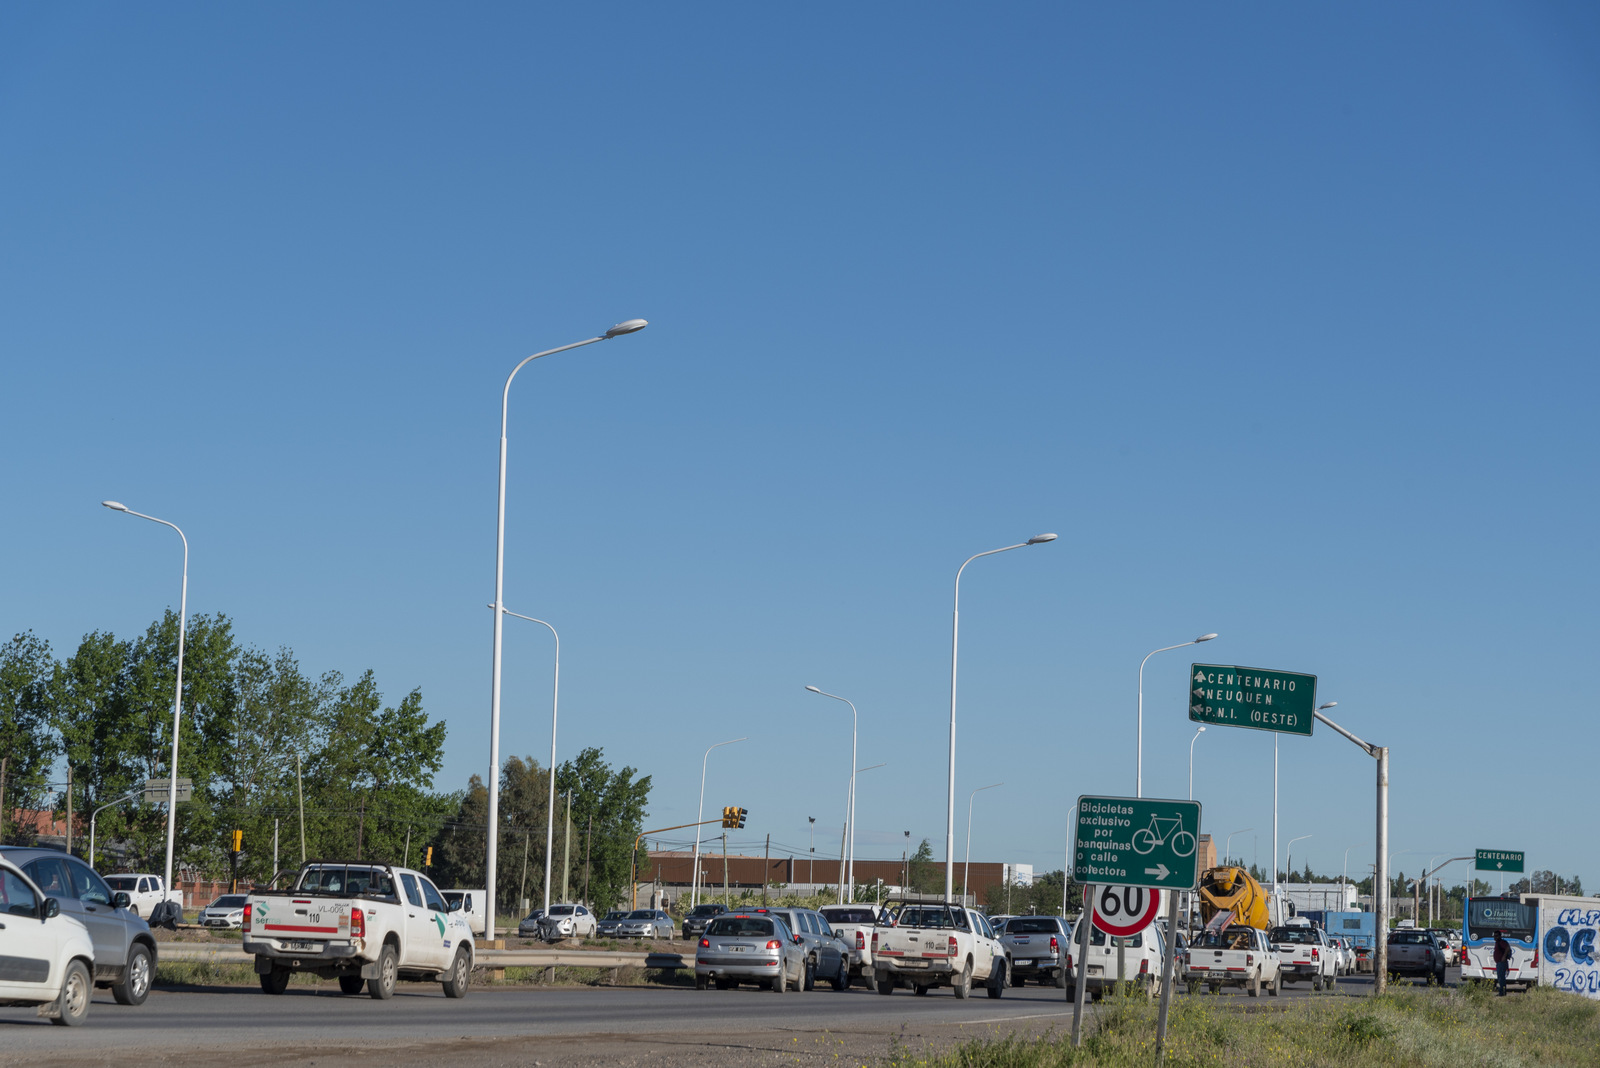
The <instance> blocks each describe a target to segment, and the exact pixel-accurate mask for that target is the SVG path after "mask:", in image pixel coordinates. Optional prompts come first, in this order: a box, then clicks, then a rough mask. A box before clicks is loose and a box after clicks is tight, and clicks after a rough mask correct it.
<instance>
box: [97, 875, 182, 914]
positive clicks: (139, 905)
mask: <svg viewBox="0 0 1600 1068" xmlns="http://www.w3.org/2000/svg"><path fill="white" fill-rule="evenodd" d="M106 884H107V885H108V886H110V887H111V889H112V890H113V891H121V892H122V893H124V894H127V895H128V911H129V912H131V913H133V914H134V915H135V916H144V917H146V918H149V916H150V910H151V909H153V908H155V907H156V906H157V905H159V904H161V902H163V901H167V900H171V901H176V902H177V903H178V907H179V908H182V907H183V897H182V895H180V894H178V893H176V892H174V891H171V890H164V889H163V888H162V881H161V876H159V875H148V874H145V873H143V872H136V873H134V874H131V875H108V876H106Z"/></svg>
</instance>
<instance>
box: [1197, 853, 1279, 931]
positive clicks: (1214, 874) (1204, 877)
mask: <svg viewBox="0 0 1600 1068" xmlns="http://www.w3.org/2000/svg"><path fill="white" fill-rule="evenodd" d="M1220 912H1232V913H1233V919H1232V920H1231V921H1229V922H1231V923H1240V924H1243V925H1244V926H1246V927H1256V928H1259V929H1260V930H1263V931H1265V930H1266V929H1267V928H1268V927H1270V926H1271V924H1272V921H1271V918H1270V913H1269V912H1268V911H1267V891H1266V889H1265V888H1264V887H1263V886H1262V885H1261V884H1260V883H1258V882H1256V881H1255V879H1253V878H1251V877H1250V873H1249V872H1247V871H1245V870H1244V869H1243V868H1237V867H1226V868H1207V869H1206V870H1205V871H1204V872H1202V873H1201V874H1200V919H1201V921H1202V922H1204V923H1206V924H1207V925H1209V924H1210V923H1211V919H1212V917H1214V916H1216V915H1217V914H1218V913H1220Z"/></svg>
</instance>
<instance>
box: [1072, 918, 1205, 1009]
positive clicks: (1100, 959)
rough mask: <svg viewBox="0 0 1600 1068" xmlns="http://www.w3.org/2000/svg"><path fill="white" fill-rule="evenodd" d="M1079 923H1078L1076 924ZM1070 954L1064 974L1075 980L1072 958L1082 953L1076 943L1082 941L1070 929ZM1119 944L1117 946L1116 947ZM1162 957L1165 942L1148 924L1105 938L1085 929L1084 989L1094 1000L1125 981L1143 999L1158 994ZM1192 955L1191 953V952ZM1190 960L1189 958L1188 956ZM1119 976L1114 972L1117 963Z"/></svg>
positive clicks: (1080, 936)
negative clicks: (1119, 970) (1086, 946)
mask: <svg viewBox="0 0 1600 1068" xmlns="http://www.w3.org/2000/svg"><path fill="white" fill-rule="evenodd" d="M1078 922H1079V923H1082V922H1083V921H1082V920H1079V921H1078ZM1072 930H1073V935H1072V943H1071V953H1070V955H1069V956H1068V958H1067V971H1068V972H1069V973H1070V974H1071V975H1072V977H1073V978H1074V979H1076V977H1077V974H1078V973H1077V971H1076V970H1075V969H1076V967H1077V961H1076V959H1075V958H1076V957H1077V956H1078V954H1080V953H1082V952H1083V946H1082V945H1081V944H1080V942H1079V939H1081V938H1082V937H1083V935H1082V933H1081V932H1079V931H1078V928H1077V925H1076V924H1074V925H1073V929H1072ZM1118 942H1121V945H1120V946H1119V945H1118V944H1117V943H1118ZM1165 953H1166V941H1165V940H1164V939H1163V938H1162V936H1161V929H1160V928H1159V927H1157V926H1156V925H1155V924H1153V923H1152V924H1151V925H1150V926H1148V927H1146V928H1145V929H1144V930H1143V931H1141V932H1139V933H1138V934H1135V935H1126V936H1124V937H1122V938H1116V937H1112V938H1107V937H1106V935H1105V932H1103V931H1101V930H1100V929H1099V928H1098V927H1090V928H1089V954H1088V961H1087V964H1088V974H1087V976H1086V977H1085V982H1084V988H1085V990H1086V991H1087V992H1088V993H1089V994H1090V996H1092V997H1093V998H1094V999H1095V1000H1099V999H1100V998H1101V997H1103V996H1104V995H1105V992H1106V991H1107V990H1111V989H1114V988H1115V987H1116V984H1117V982H1118V981H1119V980H1121V981H1126V982H1127V983H1128V984H1129V985H1131V986H1132V987H1133V988H1134V989H1135V990H1136V991H1138V992H1139V993H1141V994H1143V995H1144V996H1146V997H1155V996H1158V995H1160V993H1161V959H1162V956H1163V955H1164V954H1165ZM1191 953H1192V951H1191ZM1191 959H1193V958H1192V956H1191ZM1119 961H1120V962H1121V963H1120V967H1121V969H1122V970H1121V972H1120V973H1119V972H1118V970H1117V969H1118V967H1119V963H1118V962H1119Z"/></svg>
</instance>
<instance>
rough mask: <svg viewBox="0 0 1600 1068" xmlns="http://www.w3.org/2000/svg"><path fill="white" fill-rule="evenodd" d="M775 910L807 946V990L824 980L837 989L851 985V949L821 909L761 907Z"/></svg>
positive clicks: (765, 910) (764, 910)
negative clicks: (830, 924)
mask: <svg viewBox="0 0 1600 1068" xmlns="http://www.w3.org/2000/svg"><path fill="white" fill-rule="evenodd" d="M756 911H757V912H767V911H771V912H772V913H773V914H774V915H776V916H779V917H781V918H782V920H783V922H784V923H785V924H787V925H788V927H789V930H790V931H792V932H793V933H794V934H797V935H799V936H800V940H801V941H802V942H803V943H804V944H805V947H806V982H805V986H806V989H807V990H812V989H814V988H815V987H816V984H817V981H818V980H822V981H825V982H827V983H829V984H831V985H832V986H833V988H834V989H835V990H846V989H848V988H849V986H850V949H849V946H848V945H847V944H846V942H845V940H844V939H843V938H841V937H840V936H839V935H838V934H836V933H835V932H834V930H833V928H832V927H831V926H829V924H828V921H827V920H826V919H825V918H824V917H823V915H822V914H821V913H820V912H816V911H813V910H812V909H801V908H775V909H771V910H768V909H758V910H756Z"/></svg>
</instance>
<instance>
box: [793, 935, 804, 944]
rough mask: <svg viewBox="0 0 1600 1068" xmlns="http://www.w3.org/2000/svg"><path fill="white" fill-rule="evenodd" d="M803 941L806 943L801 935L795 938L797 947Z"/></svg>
mask: <svg viewBox="0 0 1600 1068" xmlns="http://www.w3.org/2000/svg"><path fill="white" fill-rule="evenodd" d="M802 941H804V939H802V938H801V937H800V936H799V935H795V936H794V942H795V945H799V944H800V943H801V942H802Z"/></svg>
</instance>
